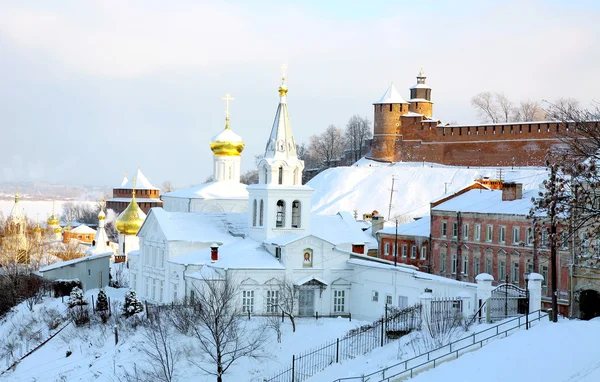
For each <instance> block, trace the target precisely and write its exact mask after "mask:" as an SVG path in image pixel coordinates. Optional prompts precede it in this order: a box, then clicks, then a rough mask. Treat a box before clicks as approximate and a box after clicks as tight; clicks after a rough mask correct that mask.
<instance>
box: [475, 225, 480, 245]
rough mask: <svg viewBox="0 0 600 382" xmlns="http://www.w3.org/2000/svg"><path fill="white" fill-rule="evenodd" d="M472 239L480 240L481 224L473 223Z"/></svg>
mask: <svg viewBox="0 0 600 382" xmlns="http://www.w3.org/2000/svg"><path fill="white" fill-rule="evenodd" d="M474 240H477V241H480V240H481V224H479V223H478V224H475V235H474Z"/></svg>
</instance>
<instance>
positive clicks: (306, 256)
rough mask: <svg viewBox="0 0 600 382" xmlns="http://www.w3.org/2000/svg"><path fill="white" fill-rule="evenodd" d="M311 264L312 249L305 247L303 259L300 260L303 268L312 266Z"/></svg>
mask: <svg viewBox="0 0 600 382" xmlns="http://www.w3.org/2000/svg"><path fill="white" fill-rule="evenodd" d="M312 266H313V250H312V249H310V248H307V249H305V250H304V260H303V261H302V267H303V268H312Z"/></svg>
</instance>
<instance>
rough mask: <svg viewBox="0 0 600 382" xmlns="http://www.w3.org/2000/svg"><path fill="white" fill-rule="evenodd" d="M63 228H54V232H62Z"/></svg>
mask: <svg viewBox="0 0 600 382" xmlns="http://www.w3.org/2000/svg"><path fill="white" fill-rule="evenodd" d="M61 232H62V229H61V228H60V227H56V228H54V233H61Z"/></svg>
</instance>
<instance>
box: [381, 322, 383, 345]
mask: <svg viewBox="0 0 600 382" xmlns="http://www.w3.org/2000/svg"><path fill="white" fill-rule="evenodd" d="M383 326H384V322H383V320H381V346H383Z"/></svg>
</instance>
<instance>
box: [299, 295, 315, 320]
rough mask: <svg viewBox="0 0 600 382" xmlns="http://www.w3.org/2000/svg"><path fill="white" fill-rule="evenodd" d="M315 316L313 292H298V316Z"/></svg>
mask: <svg viewBox="0 0 600 382" xmlns="http://www.w3.org/2000/svg"><path fill="white" fill-rule="evenodd" d="M314 314H315V290H314V289H307V290H302V289H300V290H299V291H298V316H313V315H314Z"/></svg>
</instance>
